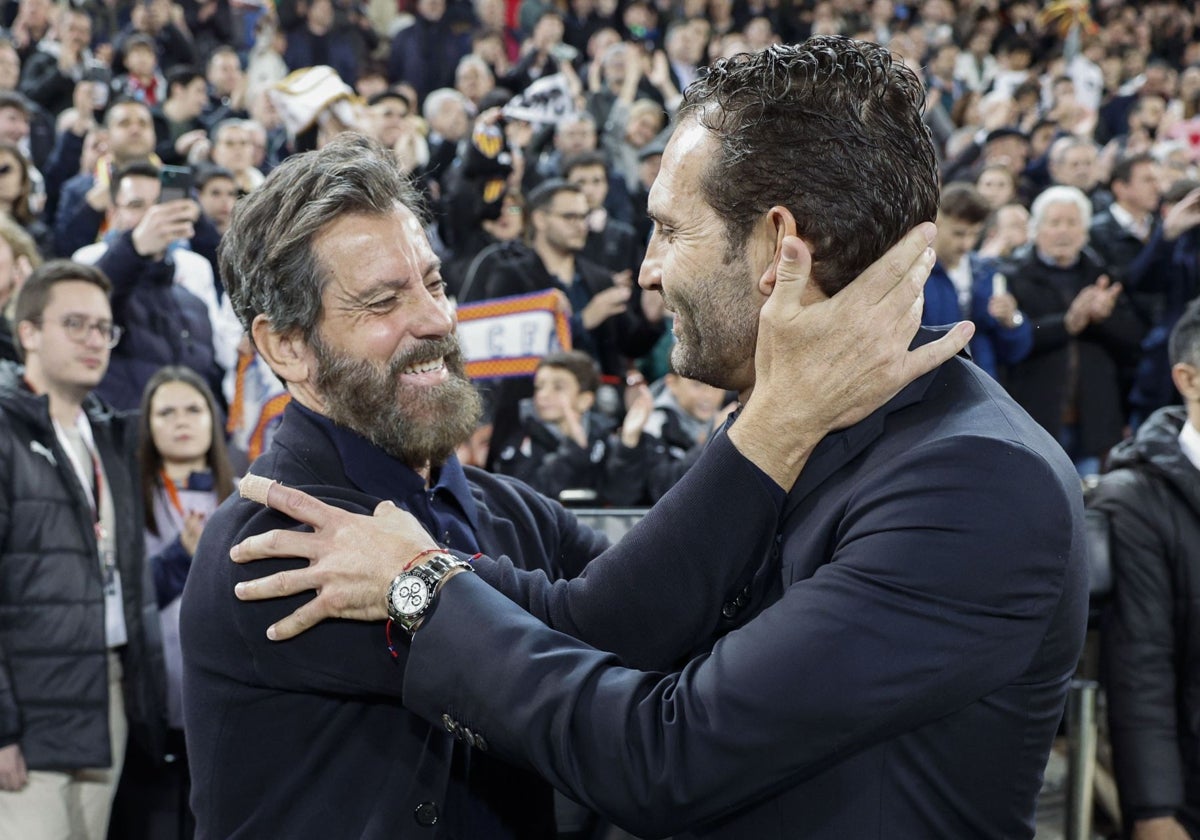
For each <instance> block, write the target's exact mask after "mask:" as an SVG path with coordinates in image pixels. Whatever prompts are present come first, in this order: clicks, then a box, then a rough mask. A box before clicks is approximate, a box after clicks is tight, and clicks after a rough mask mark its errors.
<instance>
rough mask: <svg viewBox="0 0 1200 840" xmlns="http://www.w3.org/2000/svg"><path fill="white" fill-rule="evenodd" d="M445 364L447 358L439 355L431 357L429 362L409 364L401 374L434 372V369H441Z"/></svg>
mask: <svg viewBox="0 0 1200 840" xmlns="http://www.w3.org/2000/svg"><path fill="white" fill-rule="evenodd" d="M445 366H446V362H445V359H444V358H443V357H441V356H439V357H437V358H436V359H431V360H430V361H428V362H419V363H418V364H415V365H409V366H408V367H406V368H405V369H404V370H402V371H400V374H401V375H406V374H421V373H433V372H434V371H437V370H441V369H442V368H444V367H445Z"/></svg>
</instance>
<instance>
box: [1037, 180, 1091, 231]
mask: <svg viewBox="0 0 1200 840" xmlns="http://www.w3.org/2000/svg"><path fill="white" fill-rule="evenodd" d="M1055 204H1074V205H1075V206H1076V207H1078V208H1079V216H1080V218H1081V219H1083V226H1084V227H1085V228H1087V227H1090V226H1091V224H1092V202H1090V201H1089V200H1088V197H1087V196H1086V195H1084V194H1083V191H1082V190H1080V189H1078V188H1077V187H1066V186H1062V185H1061V184H1060V185H1058V186H1053V187H1047V188H1046V189H1045V190H1043V191H1042V194H1041V195H1039V196H1038V197H1037V198H1035V199H1034V200H1033V206H1032V207H1030V208H1029V235H1030V236H1031V237H1032V236H1034V235H1036V233H1037V231H1038V228H1040V227H1041V226H1042V222H1043V221H1044V220H1045V217H1046V211H1047V210H1049V209H1050V207H1051V206H1053V205H1055Z"/></svg>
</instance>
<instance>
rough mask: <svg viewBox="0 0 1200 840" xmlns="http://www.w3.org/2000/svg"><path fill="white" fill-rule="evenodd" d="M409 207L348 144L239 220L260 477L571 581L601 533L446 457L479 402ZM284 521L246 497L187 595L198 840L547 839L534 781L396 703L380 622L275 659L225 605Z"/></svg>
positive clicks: (226, 252)
mask: <svg viewBox="0 0 1200 840" xmlns="http://www.w3.org/2000/svg"><path fill="white" fill-rule="evenodd" d="M419 206H420V205H419V199H418V198H417V195H416V193H415V192H414V191H413V190H412V188H411V186H410V185H409V184H408V183H407V181H405V179H404V178H403V176H402V175H401V173H400V172H399V170H398V169H397V168H396V166H395V164H394V161H393V160H392V159H391V155H390V154H389V153H388V152H387V151H385V150H383V149H382V147H377V146H375V145H373V144H371V143H370V142H369V141H367V140H365V139H362V138H357V137H354V138H352V137H350V136H349V135H347V136H346V137H344V138H342V139H339V140H338V141H336V142H335V143H333V144H331V145H330V146H329V147H327V148H326V149H324V150H323V151H321V152H312V153H309V154H305V155H299V156H294V157H292V158H289V160H288V161H287V162H286V163H285V164H284V165H282V166H281V167H279V168H278V169H277V171H276V172H274V173H273V174H272V176H271V179H270V180H269V181H268V182H267V184H266V185H264V187H262V188H261V189H260V190H259V191H256V192H255V193H254V194H252V195H251V196H250V197H248V198H247V199H245V200H244V201H243V202H242V204H241V205H239V208H238V211H237V214H236V215H235V218H234V221H233V223H232V225H231V227H230V230H229V231H228V233H227V234H226V236H225V241H224V243H223V246H222V252H221V270H222V271H223V272H225V274H224V275H223V276H224V277H226V278H227V279H226V283H227V286H228V288H229V293H230V297H231V300H232V301H233V303H234V306H235V308H236V310H237V313H238V316H239V318H240V319H241V320H242V323H243V324H244V325H245V327H246V329H247V332H248V333H249V334H250V335H251V336H252V338H253V340H254V344H255V347H256V348H257V350H258V352H259V353H260V354H261V355H262V357H263V359H264V360H265V361H266V362H267V364H268V365H270V367H271V369H272V370H273V371H274V372H275V373H276V374H277V375H278V376H279V377H280V378H281V379H282V380H284V382H285V383H286V387H287V390H288V392H289V393H290V395H291V397H292V400H291V402H290V404H289V405H288V407H287V409H286V410H285V412H284V416H283V420H282V423H281V425H280V427H279V429H278V432H277V433H276V436H275V437H274V439H273V443H272V445H271V448H270V449H269V451H268V452H267V453H266V454H265V455H264V456H263V457H262V458H261V459H259V460H258V461H257V462H256V464H255V469H256V470H258V471H260V472H262V473H265V474H268V475H271V476H274V477H276V478H278V479H280V480H281V481H283V482H285V483H287V484H291V485H295V486H299V487H304V488H306V489H308V490H309V491H310V492H312V493H314V494H315V495H317V496H319V497H321V498H323V499H324V500H326V501H327V502H329V503H331V504H335V505H337V506H339V507H341V508H344V509H346V510H353V511H360V512H366V513H370V512H371V511H372V510H374V508H375V507H376V505H377V504H379V502H380V501H382V500H385V499H386V500H390V501H392V502H394V503H395V504H396V505H398V506H401V507H403V508H405V509H407V510H408V511H410V512H412V513H413V515H415V516H416V517H418V518H419V519H420V520H421V522H422V523H424V525H425V527H426V528H428V529H430V531H431V532H433V533H436V534H438V536H439V539H442V540H444V541H446V542H447V543H448V544H450V545H453V546H454V547H455V548H456V549H459V550H461V551H464V552H466V553H468V554H471V553H474V552H477V551H488V552H494V553H497V554H507V555H510V556H514V557H522V558H524V563H523V564H522V565H524V566H526V567H527V568H539V569H544V570H545V571H546V572H547V573H549V574H551V575H552V576H553V577H558V576H561V575H563V574H567V573H570V572H572V570H575V571H577V570H579V569H581V568H582V567H583V565H584V564H585V563H586V562H587V560H589V559H590V558H592V557H594V556H595V555H596V554H598V553H599V552H600V551H601V550H602V549H603V548H604V547H605V546H606V545H607V542H606V541H604V539H603V538H602V537H600V536H597V535H595V534H593V533H592V532H590V531H588V530H586V529H581V528H579V527H577V526H576V527H569V526H568V523H567V519H568V517H567V514H566V512H565V511H563V510H562V509H561V508H559V507H558V506H557V505H552V504H551V503H550V502H549V501H547V500H546V499H543V498H542V497H540V496H538V495H537V494H536V493H534V492H533V491H532V490H530V489H528V488H526V487H525V486H524V485H520V484H518V483H516V482H514V481H511V480H507V479H504V478H502V477H499V476H491V475H488V474H486V473H483V472H473V473H472V475H471V477H470V478H468V477H467V476H466V474H465V473H464V471H463V468H462V466H461V465H460V464H459V462H458V460H457V458H456V457H455V456H454V454H453V453H454V449H455V447H456V446H457V445H458V444H460V443H461V442H463V441H464V440H466V439H467V438H468V437H469V436H470V434H471V432H472V431H473V430H474V429H475V425H476V421H477V419H478V415H479V413H480V400H479V397H478V396H477V394H476V392H475V389H474V387H473V386H472V385H471V383H470V382H469V381H468V380H467V379H466V377H465V375H464V372H463V361H462V357H461V355H460V353H459V350H458V345H457V342H456V340H455V338H454V335H453V330H454V317H453V310H452V308H451V306H450V303H449V302H448V301H447V299H446V295H445V292H444V289H443V283H442V276H441V273H440V271H439V263H438V260H437V258H436V257H435V256H434V253H433V250H432V248H431V247H430V245H429V242H428V240H427V239H426V237H425V235H424V233H423V230H422V226H421V221H420V220H419V219H418V216H417V215H416V212H414V210H415V209H417V208H419ZM287 522H289V520H287V519H286V518H284V517H280V516H279V515H278V514H272V513H270V512H268V511H264V510H262V509H261V508H259V507H258V506H257V505H253V504H250V503H249V502H239V503H234V504H231V505H227V506H225V507H224V508H222V509H221V510H220V511H219V512H218V513H217V514H216V515H215V516H214V518H213V520H212V523H211V525H210V526H209V528H207V529H206V531H205V539H204V541H203V542H202V544H201V545H200V547H199V550H198V551H197V553H196V559H195V563H194V565H193V568H192V573H191V576H190V580H189V581H188V584H187V590H186V594H185V597H184V605H183V614H182V633H183V638H184V647H185V669H186V676H185V681H186V690H185V694H186V696H187V701H186V709H185V723H186V732H187V740H188V744H189V757H190V761H191V768H192V774H193V780H194V781H193V789H192V808H193V810H194V811H195V814H196V818H197V826H198V828H197V835H196V836H197V837H232V836H246V837H288V838H306V837H312V838H327V837H362V838H383V837H410V836H412V837H431V838H432V837H489V838H490V837H499V838H504V837H511V838H517V837H520V838H525V837H534V838H537V837H553V836H554V816H553V805H552V794H551V790H550V788H549V787H548V786H547V785H546V784H545V783H544V782H541V781H539V780H537V779H536V777H533V776H531V775H529V774H527V773H524V772H522V771H519V770H516V769H513V768H509V767H504V768H503V769H502V771H499V772H498V770H499V766H498V765H494V764H490V763H489V762H490V761H491V759H490V757H489V756H487V755H481V754H479V753H478V751H472V750H470V749H469V746H470V745H469V744H467V743H466V742H465V741H462V740H456V739H455V738H454V737H453V736H452V735H451V734H450V733H447V732H446V731H445V730H444V729H443V728H442V727H441V726H431V725H429V724H426V723H425V722H423V721H421V720H420V719H419V718H417V717H415V716H413V715H411V714H410V713H409V712H407V711H406V710H404V709H403V708H402V707H401V705H400V700H399V698H400V689H401V686H402V683H401V681H400V680H399V679H398V678H397V676H398V671H397V667H396V663H395V661H394V660H393V654H392V653H389V640H388V639H387V638H385V632H384V627H383V625H382V624H379V623H376V624H364V623H358V622H339V623H335V624H326V625H323V626H322V627H321V628H320V630H319V632H315V633H311V634H308V635H306V636H305V637H304V638H303V639H301V640H298V641H297V643H295V644H288V645H273V644H271V642H270V641H269V640H268V639H267V638H266V637H265V636H264V634H263V627H265V626H266V624H267V623H269V622H270V621H271V620H274V619H276V618H278V616H279V614H280V613H279V611H278V610H277V609H276V608H274V607H270V608H264V611H263V612H260V613H255V612H253V611H247V610H246V609H245V608H244V607H240V606H239V605H237V602H236V601H235V600H234V599H233V597H232V594H231V593H232V588H233V584H234V579H233V576H234V574H235V573H237V572H238V571H239V567H237V566H234V564H232V563H230V562H229V549H230V546H232V545H233V544H234V543H235V542H237V541H238V540H239V539H242V538H244V537H246V536H247V535H252V534H258V533H262V532H264V531H267V530H269V529H271V528H276V527H280V526H281V524H283V523H287ZM571 523H573V520H571ZM292 565H294V564H289V563H286V562H285V563H284V564H283V565H282V566H281V568H290V567H291V566H292ZM304 600H306V599H304V598H301V599H300V600H299V601H297V604H299V603H302V602H303V601H304ZM397 759H399V760H397Z"/></svg>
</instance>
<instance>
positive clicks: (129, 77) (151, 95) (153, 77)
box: [113, 33, 167, 108]
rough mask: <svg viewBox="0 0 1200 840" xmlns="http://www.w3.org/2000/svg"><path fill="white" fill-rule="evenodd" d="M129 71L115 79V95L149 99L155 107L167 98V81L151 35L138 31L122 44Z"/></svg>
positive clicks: (150, 103) (143, 100) (123, 57)
mask: <svg viewBox="0 0 1200 840" xmlns="http://www.w3.org/2000/svg"><path fill="white" fill-rule="evenodd" d="M120 56H121V66H122V67H123V68H124V69H125V72H124V73H122V74H120V75H119V76H117V77H116V78H115V79H114V80H113V96H114V97H115V98H117V99H122V98H128V99H136V100H137V101H139V102H145V103H146V104H147V105H149V106H150V107H151V108H153V107H154V106H156V105H158V104H159V103H160V102H162V101H163V100H164V99H166V98H167V80H166V78H165V77H164V76H163V74H162V72H161V71H160V70H159V65H158V48H157V47H156V46H155V44H154V39H153V38H151V37H150V36H149V35H143V34H141V33H137V34H134V35H130V36H129V37H128V38H126V39H125V41H124V43H123V44H122V46H121V53H120Z"/></svg>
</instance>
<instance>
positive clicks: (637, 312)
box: [462, 242, 663, 376]
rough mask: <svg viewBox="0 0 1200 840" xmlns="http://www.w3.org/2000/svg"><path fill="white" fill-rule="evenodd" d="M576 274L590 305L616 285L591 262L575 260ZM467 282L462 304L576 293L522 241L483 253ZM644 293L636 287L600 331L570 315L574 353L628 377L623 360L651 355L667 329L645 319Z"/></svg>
mask: <svg viewBox="0 0 1200 840" xmlns="http://www.w3.org/2000/svg"><path fill="white" fill-rule="evenodd" d="M575 270H576V273H577V274H578V275H579V276H578V279H577V280H576V282H581V283H582V284H583V290H584V294H583V296H585V297H586V298H587V299H588V300H590V299H591V298H592V297H594V296H595V295H596V294H597V293H598V292H601V291H603V290H605V289H607V288H609V287H610V286H612V284H613V282H612V272H610V271H608V270H607V269H605V268H603V267H602V266H599V265H596V264H595V263H591V262H588V261H587V260H586V259H580V258H576V260H575ZM468 283H469V287H464V288H463V290H462V302H463V303H473V302H475V301H479V300H490V299H491V298H498V297H508V296H509V295H523V294H528V293H530V292H540V291H544V290H545V289H561V290H562V291H563V292H565V293H567V295H568V296H570V294H571V293H570V291H569V290H568V289H567V287H566V286H564V285H563V283H562V282H560V281H559V280H558V279H557V278H555V277H553V276H551V274H550V272H549V271H547V270H546V265H545V263H543V262H542V258H541V257H539V256H538V255H537V252H536V251H534V250H533V249H532V248H530V247H529V246H528V245H525V244H524V243H521V242H505V243H502V244H500V245H497V246H495V247H494V248H492V249H489V250H488V251H487V252H486V253H485V254H480V256H479V260H478V262H477V263H476V265H475V271H474V276H473V278H468ZM639 292H640V290H639V289H638V288H637V287H636V286H635V287H634V295H633V297H631V298H630V300H629V306H628V307H627V308H626V310H625V312H624V313H622V314H620V315H616V316H614V317H612V318H609V319H608V320H607V321H605V322H604V323H602V324H600V325H599V326H597V327H596V328H595V329H592V330H585V329H584V328H583V324H582V321H581V320H580V317H579V307H578V306H577V307H576V311H575V313H574V315H572V316H571V337H572V340H573V342H574V344H575V349H576V350H584V351H585V352H588V353H590V354H591V355H592V356H593V357H595V358H596V360H597V361H598V362H599V364H600V371H601V373H605V374H609V375H611V376H624V373H625V365H624V363H623V361H622V359H621V357H622V355H624V356H626V357H628V358H631V359H635V358H637V357H639V356H641V355H643V354H645V353H647V352H649V350H650V348H651V347H653V346H654V342H656V341H657V340H658V338H659V336H661V335H662V333H663V325H662V324H651V323H650V322H649V321H647V320H646V318H645V316H643V315H642V312H641V305H640V303H639V300H640V299H639V296H638V295H639ZM589 345H590V346H589Z"/></svg>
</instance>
